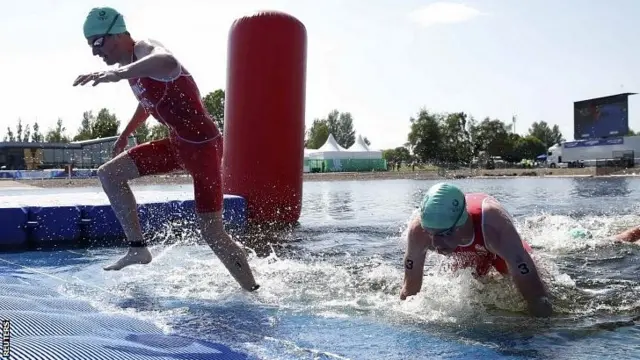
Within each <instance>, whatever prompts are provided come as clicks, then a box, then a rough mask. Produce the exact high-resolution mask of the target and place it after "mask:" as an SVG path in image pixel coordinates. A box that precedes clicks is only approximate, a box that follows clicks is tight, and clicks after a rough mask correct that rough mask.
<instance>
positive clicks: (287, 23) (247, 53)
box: [223, 11, 307, 224]
mask: <svg viewBox="0 0 640 360" xmlns="http://www.w3.org/2000/svg"><path fill="white" fill-rule="evenodd" d="M306 57H307V31H306V28H305V26H304V25H303V24H302V23H301V22H300V21H299V20H298V19H296V18H294V17H293V16H291V15H288V14H285V13H282V12H277V11H265V12H259V13H255V14H253V15H250V16H245V17H242V18H240V19H238V20H236V21H235V22H234V23H233V25H232V26H231V30H230V32H229V44H228V60H227V86H226V93H225V123H224V156H223V183H224V191H225V193H226V194H232V195H239V196H243V197H244V198H245V199H246V200H247V207H248V209H247V210H248V212H247V216H248V219H249V221H250V222H252V223H258V224H267V223H282V224H291V223H295V222H297V221H298V219H299V217H300V211H301V208H302V173H303V161H304V118H305V96H306V66H307V65H306V61H307V59H306Z"/></svg>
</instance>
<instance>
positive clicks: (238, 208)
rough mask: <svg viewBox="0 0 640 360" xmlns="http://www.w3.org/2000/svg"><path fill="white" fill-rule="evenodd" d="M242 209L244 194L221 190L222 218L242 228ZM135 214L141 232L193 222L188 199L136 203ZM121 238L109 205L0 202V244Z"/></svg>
mask: <svg viewBox="0 0 640 360" xmlns="http://www.w3.org/2000/svg"><path fill="white" fill-rule="evenodd" d="M246 211H247V203H246V200H245V199H244V198H243V197H240V196H235V195H225V196H224V207H223V220H224V223H225V226H226V227H227V229H228V230H238V229H239V230H242V229H244V228H245V226H246V222H247V216H246ZM138 217H139V219H140V224H141V226H142V228H143V232H145V233H146V234H148V233H158V232H161V231H162V230H171V229H172V228H174V229H173V230H182V229H183V228H185V227H189V228H194V227H196V226H197V223H196V221H195V220H196V213H195V202H194V201H193V200H186V201H180V200H172V201H167V202H154V203H142V204H138ZM123 239H124V232H123V230H122V226H121V225H120V222H119V221H118V219H117V217H116V215H115V213H114V211H113V209H112V208H111V206H110V205H95V206H91V205H75V206H26V207H22V208H0V250H24V249H32V250H33V249H42V248H55V247H68V246H71V247H86V246H89V245H92V244H95V245H99V244H108V243H111V242H113V241H119V242H121V241H122V240H123Z"/></svg>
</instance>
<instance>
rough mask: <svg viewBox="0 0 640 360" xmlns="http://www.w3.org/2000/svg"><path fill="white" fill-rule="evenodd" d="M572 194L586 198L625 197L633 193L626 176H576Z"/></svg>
mask: <svg viewBox="0 0 640 360" xmlns="http://www.w3.org/2000/svg"><path fill="white" fill-rule="evenodd" d="M571 180H572V183H573V188H572V190H571V195H573V196H579V197H584V198H598V197H624V196H627V195H629V194H631V190H630V189H629V180H627V178H626V177H609V178H574V179H571Z"/></svg>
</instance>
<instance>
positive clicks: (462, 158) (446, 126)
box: [439, 112, 473, 164]
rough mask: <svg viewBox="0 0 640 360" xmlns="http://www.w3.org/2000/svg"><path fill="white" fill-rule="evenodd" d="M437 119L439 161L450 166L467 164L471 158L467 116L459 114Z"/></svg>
mask: <svg viewBox="0 0 640 360" xmlns="http://www.w3.org/2000/svg"><path fill="white" fill-rule="evenodd" d="M439 118H440V119H439V121H440V124H439V126H440V134H441V138H440V142H441V145H440V146H441V150H442V154H441V155H440V159H441V160H442V161H443V162H447V163H452V164H463V163H469V162H470V161H471V158H472V156H473V149H472V144H471V135H470V134H469V129H468V124H467V114H465V113H462V112H459V113H453V114H447V115H444V116H439Z"/></svg>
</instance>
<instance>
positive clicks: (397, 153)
mask: <svg viewBox="0 0 640 360" xmlns="http://www.w3.org/2000/svg"><path fill="white" fill-rule="evenodd" d="M382 157H383V158H384V159H385V160H387V162H392V163H397V162H404V163H408V162H410V161H411V160H412V159H411V154H410V153H409V149H407V148H406V147H404V146H398V147H397V148H394V149H386V150H382Z"/></svg>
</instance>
